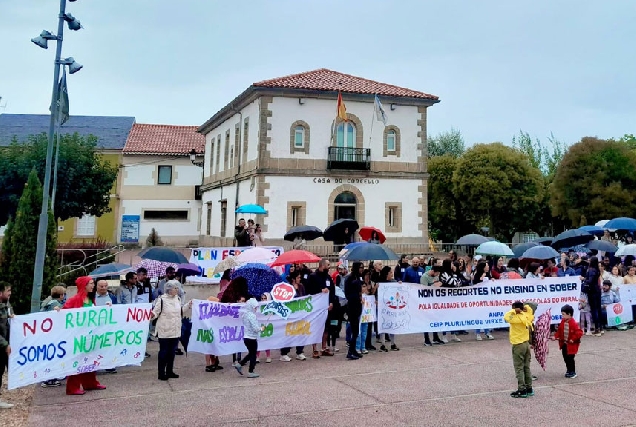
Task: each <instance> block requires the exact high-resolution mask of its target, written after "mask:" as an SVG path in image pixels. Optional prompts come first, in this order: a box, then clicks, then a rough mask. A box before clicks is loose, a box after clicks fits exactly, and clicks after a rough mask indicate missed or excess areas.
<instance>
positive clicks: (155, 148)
mask: <svg viewBox="0 0 636 427" xmlns="http://www.w3.org/2000/svg"><path fill="white" fill-rule="evenodd" d="M197 128H198V127H197V126H174V125H152V124H143V123H135V125H134V126H133V128H132V131H131V132H130V135H129V136H128V140H127V141H126V146H125V147H124V154H168V155H177V156H178V155H186V154H189V153H190V150H192V149H193V148H194V149H195V150H196V151H197V153H203V150H204V148H205V136H203V135H201V134H200V133H197Z"/></svg>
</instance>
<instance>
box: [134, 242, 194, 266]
mask: <svg viewBox="0 0 636 427" xmlns="http://www.w3.org/2000/svg"><path fill="white" fill-rule="evenodd" d="M139 256H140V257H141V258H142V259H150V260H153V261H160V262H169V263H173V264H186V263H187V262H188V259H187V258H186V257H185V256H184V255H183V254H182V253H181V252H177V251H175V250H174V249H170V248H166V247H163V246H152V247H150V248H146V249H144V250H143V251H141V252H139Z"/></svg>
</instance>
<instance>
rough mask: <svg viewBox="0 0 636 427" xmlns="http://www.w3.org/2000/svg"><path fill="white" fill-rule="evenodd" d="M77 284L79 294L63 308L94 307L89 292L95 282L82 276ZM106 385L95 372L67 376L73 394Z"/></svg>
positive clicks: (68, 387)
mask: <svg viewBox="0 0 636 427" xmlns="http://www.w3.org/2000/svg"><path fill="white" fill-rule="evenodd" d="M75 285H76V286H77V294H75V295H74V296H72V297H71V298H69V299H68V300H67V301H66V304H64V307H63V309H65V310H69V309H73V308H83V307H92V306H94V305H95V303H94V301H93V300H92V299H91V298H90V297H89V294H90V293H92V292H93V289H95V282H94V281H93V279H92V278H91V277H89V276H81V277H78V278H77V280H75ZM104 389H106V386H105V385H101V384H100V383H99V381H97V375H96V373H95V372H85V373H83V374H77V375H70V376H68V377H67V378H66V394H68V395H73V396H81V395H83V394H85V393H86V391H88V390H104Z"/></svg>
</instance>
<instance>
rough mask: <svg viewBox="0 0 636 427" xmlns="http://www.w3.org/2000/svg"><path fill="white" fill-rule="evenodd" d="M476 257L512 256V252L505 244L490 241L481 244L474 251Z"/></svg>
mask: <svg viewBox="0 0 636 427" xmlns="http://www.w3.org/2000/svg"><path fill="white" fill-rule="evenodd" d="M475 253H476V254H477V255H499V256H514V252H512V250H511V249H510V248H509V247H508V245H506V244H505V243H500V242H495V241H490V242H485V243H482V244H481V245H479V246H477V249H475Z"/></svg>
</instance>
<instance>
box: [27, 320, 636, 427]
mask: <svg viewBox="0 0 636 427" xmlns="http://www.w3.org/2000/svg"><path fill="white" fill-rule="evenodd" d="M495 337H496V340H494V341H481V342H477V341H475V336H474V334H473V333H471V334H470V335H464V336H461V338H462V340H463V342H461V343H449V344H446V345H444V346H435V347H423V346H422V342H423V339H422V336H421V335H419V334H418V335H407V336H398V337H397V343H398V346H399V347H400V349H401V351H399V352H389V353H376V352H372V354H369V355H367V356H365V357H364V358H363V359H361V360H358V361H347V360H345V353H346V351H345V350H346V347H345V346H344V341H342V340H341V341H340V342H339V344H340V347H341V350H340V353H339V354H337V355H336V356H335V357H321V358H320V359H319V360H312V359H311V358H309V359H308V360H307V361H304V362H300V361H297V360H293V361H292V362H289V363H284V362H280V361H279V360H278V356H279V352H278V351H273V352H272V356H273V359H274V361H273V363H271V364H265V363H264V361H265V355H264V353H261V356H262V362H261V363H260V364H259V365H257V368H256V371H257V372H258V373H259V374H261V378H258V379H248V378H246V377H240V376H239V375H238V374H237V372H236V371H235V370H234V369H233V368H232V367H231V357H229V356H224V357H222V358H221V362H222V365H224V366H225V369H224V370H222V371H220V372H214V373H207V372H204V357H203V355H201V354H198V353H190V354H189V355H188V357H187V358H186V357H185V356H177V361H176V369H175V371H176V372H177V373H178V374H180V375H181V378H179V379H174V380H170V381H168V382H163V381H158V380H157V374H156V361H157V359H156V357H157V347H158V346H157V344H156V343H150V344H149V352H150V353H151V354H152V357H151V358H150V359H148V360H146V361H145V362H144V363H143V365H142V367H126V368H119V373H118V374H115V375H100V381H101V382H102V383H103V384H105V385H107V386H108V389H107V390H104V391H100V392H96V391H93V392H88V393H87V394H86V395H85V396H66V395H64V388H63V387H61V388H57V389H41V388H38V390H37V392H36V395H35V397H34V399H33V407H32V410H31V415H30V418H29V423H30V425H33V426H36V425H43V424H46V423H49V422H51V421H53V422H54V425H63V426H65V427H72V426H87V425H89V426H119V427H121V426H153V427H154V426H208V425H239V426H281V425H302V426H336V425H348V426H375V425H411V426H429V425H430V426H439V425H444V426H490V427H492V426H510V425H514V424H520V425H532V426H547V425H555V424H565V425H571V426H605V427H609V426H627V425H636V399H634V398H633V396H634V395H635V394H636V363H635V362H634V360H636V329H635V330H630V331H625V332H619V331H614V332H608V333H606V334H605V335H604V336H603V337H584V339H583V343H582V345H581V351H580V353H579V354H578V355H577V357H576V362H577V371H578V374H579V376H578V378H576V379H573V380H572V379H566V378H564V377H563V374H564V373H565V365H564V364H563V360H562V358H561V354H560V352H559V351H558V346H557V344H556V342H552V343H551V345H550V350H551V353H550V356H549V360H548V367H547V371H545V372H543V371H542V370H541V368H540V367H539V366H538V364H536V362H535V361H533V373H535V374H536V375H538V376H539V380H538V381H537V382H536V383H535V392H536V395H535V396H534V397H531V398H527V399H513V398H511V397H510V396H509V393H510V392H511V391H513V390H514V389H515V388H516V380H515V377H514V372H513V368H512V361H511V358H510V352H511V351H510V345H509V343H508V341H507V331H499V332H495ZM374 341H375V340H374ZM309 349H310V348H309V347H307V350H309ZM309 354H310V351H307V355H309ZM291 355H292V356H293V351H292V354H291ZM79 413H81V414H83V415H82V416H78V414H79Z"/></svg>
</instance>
